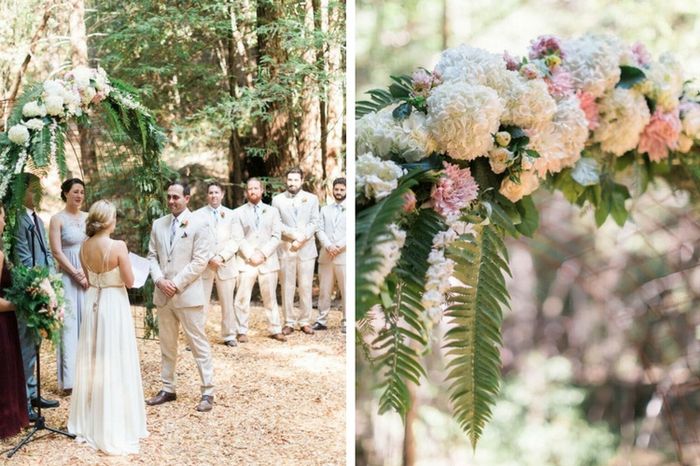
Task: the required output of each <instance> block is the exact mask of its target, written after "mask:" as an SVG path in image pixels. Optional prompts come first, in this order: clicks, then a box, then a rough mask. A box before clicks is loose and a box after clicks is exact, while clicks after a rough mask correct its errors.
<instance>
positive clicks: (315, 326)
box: [311, 322, 328, 330]
mask: <svg viewBox="0 0 700 466" xmlns="http://www.w3.org/2000/svg"><path fill="white" fill-rule="evenodd" d="M311 328H312V329H314V330H328V327H326V326H325V325H323V324H322V323H320V322H316V323H315V324H314V326H313V327H311Z"/></svg>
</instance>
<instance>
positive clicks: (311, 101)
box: [298, 0, 323, 194]
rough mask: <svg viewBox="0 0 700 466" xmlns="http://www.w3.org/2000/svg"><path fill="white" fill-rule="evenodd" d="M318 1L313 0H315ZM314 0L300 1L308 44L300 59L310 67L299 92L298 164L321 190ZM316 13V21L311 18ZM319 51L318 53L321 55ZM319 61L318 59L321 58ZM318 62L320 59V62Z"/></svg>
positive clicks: (313, 186)
mask: <svg viewBox="0 0 700 466" xmlns="http://www.w3.org/2000/svg"><path fill="white" fill-rule="evenodd" d="M317 2H318V0H316V3H317ZM314 3H315V2H314V0H306V1H305V2H304V33H303V34H304V35H305V38H306V42H307V43H308V44H309V47H307V48H306V50H305V51H304V53H303V54H302V60H303V61H304V62H305V63H307V64H308V65H309V68H310V70H313V71H308V72H307V74H306V75H305V76H304V81H303V87H302V95H301V121H300V123H299V133H298V138H299V145H298V148H299V166H300V168H301V169H302V170H303V171H304V177H305V179H306V182H307V184H308V186H309V188H310V189H311V191H314V192H316V193H317V194H318V193H319V192H322V191H323V164H322V160H321V159H322V155H321V154H322V151H321V121H320V105H321V103H320V102H319V100H320V99H319V98H318V81H317V79H316V74H317V73H318V72H319V71H321V70H320V69H315V67H316V66H318V63H317V61H316V56H317V51H316V49H315V47H314V46H313V45H312V44H313V38H314V36H315V32H316V31H315V29H316V28H317V24H318V25H319V26H320V11H318V9H315V6H314ZM314 13H316V15H315V14H314ZM314 16H316V18H317V19H316V20H314ZM322 54H323V51H322V50H321V52H320V53H319V55H321V57H322ZM321 60H322V58H321ZM321 63H322V62H321Z"/></svg>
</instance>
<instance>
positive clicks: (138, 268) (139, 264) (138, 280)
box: [129, 252, 151, 288]
mask: <svg viewBox="0 0 700 466" xmlns="http://www.w3.org/2000/svg"><path fill="white" fill-rule="evenodd" d="M129 260H130V261H131V268H132V269H133V271H134V286H133V288H141V287H142V286H143V285H144V283H146V279H147V278H148V274H149V273H150V272H151V263H150V262H148V259H146V258H144V257H141V256H139V255H137V254H134V253H133V252H130V253H129Z"/></svg>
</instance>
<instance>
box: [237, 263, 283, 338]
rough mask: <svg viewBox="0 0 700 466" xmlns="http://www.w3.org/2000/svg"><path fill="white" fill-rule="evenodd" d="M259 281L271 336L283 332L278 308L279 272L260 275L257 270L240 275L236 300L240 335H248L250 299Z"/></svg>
mask: <svg viewBox="0 0 700 466" xmlns="http://www.w3.org/2000/svg"><path fill="white" fill-rule="evenodd" d="M255 280H257V281H258V286H259V287H260V294H261V295H262V300H263V306H264V307H265V315H266V316H267V322H268V324H269V330H270V334H271V335H275V334H277V333H280V332H281V331H282V325H281V324H280V311H279V307H278V306H277V294H276V293H277V271H274V272H268V273H259V272H258V270H257V269H255V270H250V271H246V272H240V274H239V275H238V292H237V293H236V299H235V300H234V305H233V306H234V309H235V312H236V322H237V324H238V333H239V334H241V335H245V334H247V333H248V320H249V318H250V297H251V294H253V285H255Z"/></svg>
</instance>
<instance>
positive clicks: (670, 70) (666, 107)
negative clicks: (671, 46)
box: [639, 53, 683, 112]
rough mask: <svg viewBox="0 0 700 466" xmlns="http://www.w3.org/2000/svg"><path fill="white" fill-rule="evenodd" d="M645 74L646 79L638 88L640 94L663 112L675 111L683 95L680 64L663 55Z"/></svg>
mask: <svg viewBox="0 0 700 466" xmlns="http://www.w3.org/2000/svg"><path fill="white" fill-rule="evenodd" d="M645 73H646V75H647V79H646V80H645V81H644V82H643V83H642V84H641V85H640V86H639V88H640V90H641V92H643V93H644V95H646V96H647V97H649V98H650V99H652V100H653V101H654V102H656V106H657V107H660V108H661V109H662V110H663V111H665V112H672V111H673V110H674V109H676V107H678V100H679V99H680V97H681V94H682V93H683V69H682V68H681V64H680V62H679V61H678V60H676V59H675V58H674V57H673V55H671V54H669V53H665V54H663V55H661V56H660V57H659V61H658V62H652V63H651V64H650V66H649V69H647V70H645Z"/></svg>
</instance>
